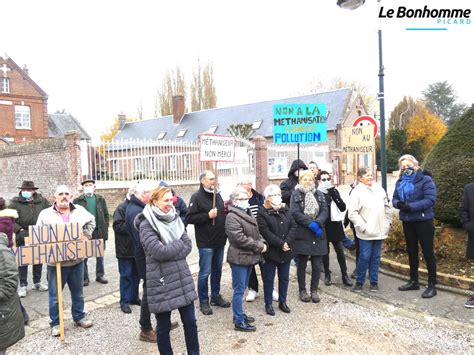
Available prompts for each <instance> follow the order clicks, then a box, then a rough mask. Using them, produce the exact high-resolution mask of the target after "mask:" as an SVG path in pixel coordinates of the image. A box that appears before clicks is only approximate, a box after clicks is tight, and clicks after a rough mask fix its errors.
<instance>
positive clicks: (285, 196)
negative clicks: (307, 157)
mask: <svg viewBox="0 0 474 355" xmlns="http://www.w3.org/2000/svg"><path fill="white" fill-rule="evenodd" d="M299 169H305V170H307V169H308V167H307V166H306V164H305V163H304V162H303V161H302V160H298V159H296V160H293V162H292V163H291V167H290V171H289V172H288V179H286V180H285V181H283V182H282V183H281V184H280V190H281V200H282V202H283V203H285V204H287V205H288V206H289V205H290V199H291V194H292V193H293V191H294V190H295V186H296V185H298V177H296V176H295V171H296V170H299Z"/></svg>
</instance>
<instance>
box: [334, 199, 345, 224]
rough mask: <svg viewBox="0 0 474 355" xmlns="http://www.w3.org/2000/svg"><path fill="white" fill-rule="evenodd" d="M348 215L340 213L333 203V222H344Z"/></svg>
mask: <svg viewBox="0 0 474 355" xmlns="http://www.w3.org/2000/svg"><path fill="white" fill-rule="evenodd" d="M345 216H346V214H345V213H344V211H340V210H339V208H338V207H337V205H336V203H335V202H334V201H331V222H342V221H343V220H344V217H345Z"/></svg>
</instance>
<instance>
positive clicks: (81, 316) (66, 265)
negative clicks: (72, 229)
mask: <svg viewBox="0 0 474 355" xmlns="http://www.w3.org/2000/svg"><path fill="white" fill-rule="evenodd" d="M54 201H55V202H54V204H53V206H51V207H49V208H47V209H45V210H43V211H41V213H40V214H39V216H38V221H37V222H36V225H43V224H61V223H69V222H72V223H80V224H81V225H82V231H83V234H84V236H85V237H87V238H88V239H92V232H93V231H94V229H95V218H94V216H93V215H92V214H90V213H89V212H87V210H86V209H85V208H84V207H82V206H78V205H74V204H72V203H71V201H72V194H71V191H70V190H69V188H68V187H67V186H66V185H59V186H58V187H57V188H56V192H55V193H54ZM61 280H62V287H63V288H64V285H65V284H66V283H67V284H68V286H69V291H70V293H71V301H72V305H71V314H72V319H73V321H74V324H75V325H76V326H78V327H82V328H90V327H92V321H90V320H89V319H87V318H86V314H85V313H84V295H83V287H84V285H83V280H84V261H83V259H81V258H79V259H76V260H70V261H63V262H61ZM48 288H49V290H48V291H49V292H48V293H49V317H50V319H51V322H50V325H51V335H52V336H55V337H57V336H59V335H60V329H59V305H58V285H57V274H56V264H48Z"/></svg>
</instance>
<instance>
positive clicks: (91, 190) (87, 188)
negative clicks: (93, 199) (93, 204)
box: [84, 186, 94, 195]
mask: <svg viewBox="0 0 474 355" xmlns="http://www.w3.org/2000/svg"><path fill="white" fill-rule="evenodd" d="M84 194H85V195H93V194H94V187H93V186H85V187H84Z"/></svg>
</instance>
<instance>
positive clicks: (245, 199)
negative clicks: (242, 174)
mask: <svg viewBox="0 0 474 355" xmlns="http://www.w3.org/2000/svg"><path fill="white" fill-rule="evenodd" d="M248 200H249V199H248V198H236V199H235V201H248Z"/></svg>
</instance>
